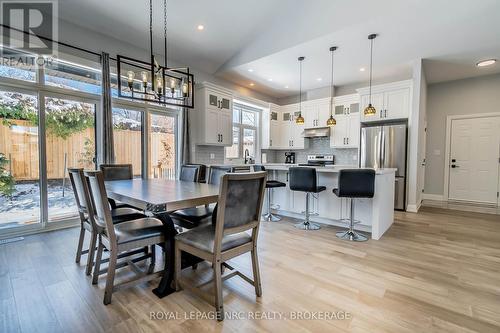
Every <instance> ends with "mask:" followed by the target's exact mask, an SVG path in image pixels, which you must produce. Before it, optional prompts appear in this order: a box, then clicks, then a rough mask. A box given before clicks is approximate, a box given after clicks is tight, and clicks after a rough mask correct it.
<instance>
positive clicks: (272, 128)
mask: <svg viewBox="0 0 500 333" xmlns="http://www.w3.org/2000/svg"><path fill="white" fill-rule="evenodd" d="M279 118H280V106H279V105H276V104H270V105H269V109H266V110H264V111H263V112H262V146H261V148H262V149H278V148H280V146H281V143H280V141H281V126H280V122H279Z"/></svg>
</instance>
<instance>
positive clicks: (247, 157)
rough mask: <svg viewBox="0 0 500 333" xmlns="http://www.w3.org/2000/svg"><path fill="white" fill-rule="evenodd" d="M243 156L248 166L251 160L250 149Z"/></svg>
mask: <svg viewBox="0 0 500 333" xmlns="http://www.w3.org/2000/svg"><path fill="white" fill-rule="evenodd" d="M243 156H244V158H245V164H247V163H248V162H249V160H250V151H249V150H248V149H245V152H244V153H243Z"/></svg>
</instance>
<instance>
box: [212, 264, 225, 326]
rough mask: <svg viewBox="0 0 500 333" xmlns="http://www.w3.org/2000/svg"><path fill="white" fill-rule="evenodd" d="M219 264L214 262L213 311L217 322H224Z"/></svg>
mask: <svg viewBox="0 0 500 333" xmlns="http://www.w3.org/2000/svg"><path fill="white" fill-rule="evenodd" d="M220 266H221V263H220V261H219V260H217V261H216V262H215V264H214V265H213V267H214V287H215V311H216V312H217V320H218V321H223V320H224V303H223V299H222V273H221V268H220Z"/></svg>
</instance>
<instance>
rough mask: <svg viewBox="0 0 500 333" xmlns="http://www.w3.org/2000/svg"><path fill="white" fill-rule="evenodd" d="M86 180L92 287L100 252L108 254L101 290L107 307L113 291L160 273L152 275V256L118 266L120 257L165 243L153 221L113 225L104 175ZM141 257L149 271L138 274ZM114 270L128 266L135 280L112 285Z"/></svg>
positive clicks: (161, 230)
mask: <svg viewBox="0 0 500 333" xmlns="http://www.w3.org/2000/svg"><path fill="white" fill-rule="evenodd" d="M84 174H85V177H86V178H87V179H88V182H89V185H90V186H89V188H90V196H91V199H92V203H93V213H94V221H95V224H96V227H97V229H98V242H99V245H98V247H97V255H96V260H95V266H94V273H93V276H92V284H97V282H98V278H99V272H100V266H101V263H102V253H103V251H104V249H106V250H108V252H109V264H108V270H107V274H106V287H105V290H104V304H105V305H107V304H109V303H111V296H112V294H113V291H115V290H117V289H118V288H123V287H128V286H131V285H133V284H136V283H142V282H146V281H149V280H152V279H154V278H156V277H158V276H159V275H160V274H161V273H162V271H159V272H153V270H154V265H155V253H154V251H152V253H151V254H150V255H148V256H144V257H142V258H139V259H137V260H136V259H135V258H134V259H130V258H129V259H127V260H126V261H125V262H124V263H121V264H122V265H117V264H118V258H119V255H120V254H121V253H127V252H128V251H131V250H137V251H139V250H140V249H141V248H147V247H150V246H151V247H152V248H154V246H155V245H156V244H161V243H164V242H165V236H164V232H165V227H164V225H163V223H162V222H161V221H160V220H159V219H157V218H154V217H142V218H138V219H135V220H131V221H126V222H122V223H118V224H114V223H113V219H112V215H111V210H110V208H109V205H108V204H107V194H106V188H105V186H104V175H103V173H102V172H101V171H85V172H84ZM145 257H149V258H150V259H151V262H150V265H149V268H148V269H146V270H142V269H141V268H140V267H139V266H137V265H136V262H137V261H139V260H142V259H143V258H145ZM117 266H118V267H124V266H129V267H130V268H131V269H132V271H133V272H134V273H136V277H135V278H133V279H131V280H128V281H126V282H122V283H120V284H117V285H115V284H114V279H115V271H116V268H117Z"/></svg>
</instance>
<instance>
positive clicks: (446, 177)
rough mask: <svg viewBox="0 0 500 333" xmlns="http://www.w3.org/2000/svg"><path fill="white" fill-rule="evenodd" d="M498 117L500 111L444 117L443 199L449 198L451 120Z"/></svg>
mask: <svg viewBox="0 0 500 333" xmlns="http://www.w3.org/2000/svg"><path fill="white" fill-rule="evenodd" d="M488 117H500V112H489V113H476V114H467V115H452V116H447V117H446V141H445V155H444V166H443V167H444V179H443V183H444V186H443V200H442V201H448V198H449V185H450V167H449V166H450V153H451V122H452V121H453V120H458V119H474V118H488Z"/></svg>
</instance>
